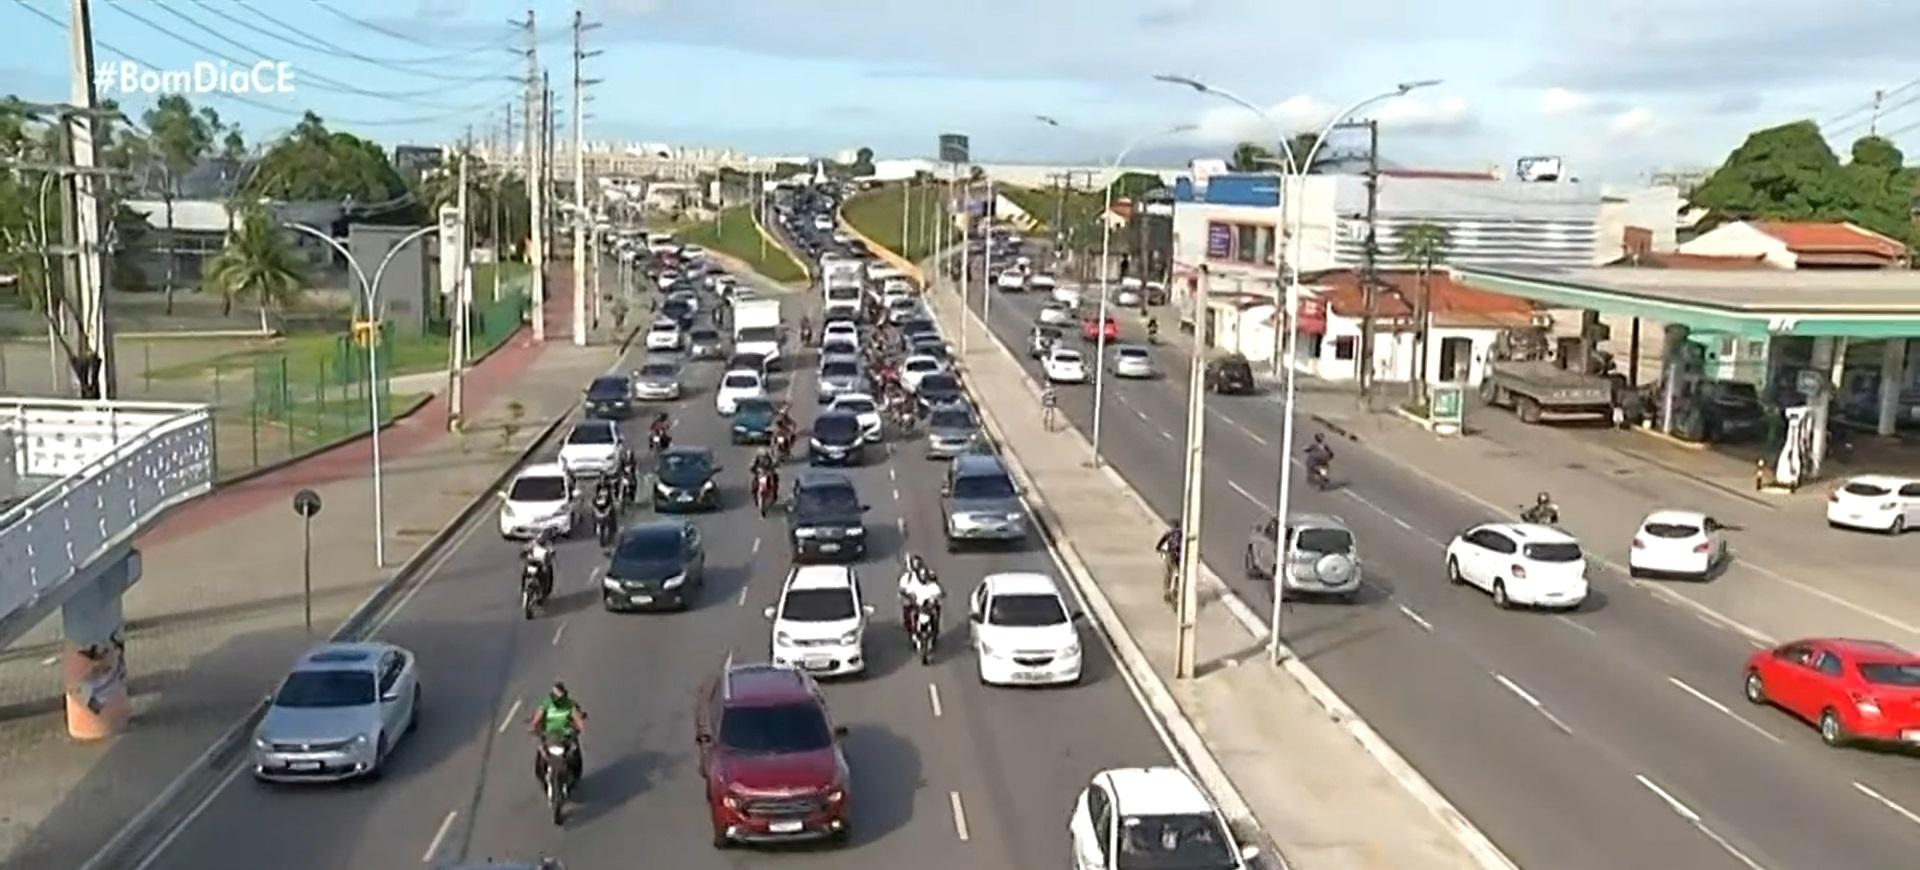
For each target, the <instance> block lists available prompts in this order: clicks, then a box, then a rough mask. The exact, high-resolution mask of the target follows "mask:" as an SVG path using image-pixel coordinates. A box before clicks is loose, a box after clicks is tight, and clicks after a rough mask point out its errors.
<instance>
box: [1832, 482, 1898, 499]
mask: <svg viewBox="0 0 1920 870" xmlns="http://www.w3.org/2000/svg"><path fill="white" fill-rule="evenodd" d="M1842 491H1843V492H1845V493H1846V494H1848V495H1864V496H1867V497H1869V498H1873V497H1877V496H1883V495H1888V494H1891V493H1892V492H1893V490H1891V489H1888V488H1886V487H1884V486H1881V485H1879V484H1875V483H1862V482H1860V481H1857V480H1856V481H1854V482H1852V483H1849V484H1847V486H1846V488H1845V489H1844V490H1842Z"/></svg>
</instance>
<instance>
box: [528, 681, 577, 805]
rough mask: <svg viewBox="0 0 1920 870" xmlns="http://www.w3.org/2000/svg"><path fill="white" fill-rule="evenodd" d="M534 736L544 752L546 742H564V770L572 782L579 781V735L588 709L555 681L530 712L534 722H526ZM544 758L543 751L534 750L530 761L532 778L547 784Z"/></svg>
mask: <svg viewBox="0 0 1920 870" xmlns="http://www.w3.org/2000/svg"><path fill="white" fill-rule="evenodd" d="M529 725H530V727H531V729H532V731H533V733H534V735H535V736H537V737H539V738H540V744H541V745H540V747H539V749H540V750H544V749H545V746H546V744H547V743H548V742H549V741H553V742H560V743H563V744H564V745H565V746H566V747H567V771H568V773H570V774H572V775H573V779H574V781H575V782H578V781H579V780H580V771H581V768H582V767H583V762H582V760H581V756H580V732H581V730H582V729H584V728H586V725H587V710H586V708H585V707H582V706H580V702H578V701H575V700H574V699H573V696H572V695H570V694H568V693H567V684H566V683H562V682H559V681H555V682H554V684H553V691H552V692H549V693H548V694H547V697H546V698H544V699H542V700H541V702H540V706H538V707H535V708H534V710H533V720H532V722H530V723H529ZM546 765H547V756H546V753H545V752H544V751H536V752H535V754H534V761H533V778H534V779H535V780H536V781H538V782H546V777H547V767H546Z"/></svg>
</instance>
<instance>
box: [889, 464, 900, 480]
mask: <svg viewBox="0 0 1920 870" xmlns="http://www.w3.org/2000/svg"><path fill="white" fill-rule="evenodd" d="M887 479H888V480H899V479H900V478H899V476H898V475H896V474H894V471H893V466H891V465H889V466H887Z"/></svg>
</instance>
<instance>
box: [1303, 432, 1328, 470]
mask: <svg viewBox="0 0 1920 870" xmlns="http://www.w3.org/2000/svg"><path fill="white" fill-rule="evenodd" d="M1332 464H1333V446H1332V445H1330V444H1328V443H1327V436H1325V435H1322V434H1319V433H1315V434H1314V436H1313V443H1312V444H1308V445H1307V472H1308V473H1309V474H1312V475H1314V476H1315V477H1323V478H1324V477H1325V476H1326V474H1327V467H1328V466H1330V465H1332Z"/></svg>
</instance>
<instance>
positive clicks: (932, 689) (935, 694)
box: [927, 683, 941, 719]
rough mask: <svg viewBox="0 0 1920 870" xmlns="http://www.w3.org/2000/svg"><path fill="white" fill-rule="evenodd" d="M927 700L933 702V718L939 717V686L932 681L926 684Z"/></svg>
mask: <svg viewBox="0 0 1920 870" xmlns="http://www.w3.org/2000/svg"><path fill="white" fill-rule="evenodd" d="M927 700H928V701H931V702H933V718H935V719H938V718H940V716H941V710H940V687H939V686H936V685H934V684H932V683H928V684H927Z"/></svg>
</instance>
